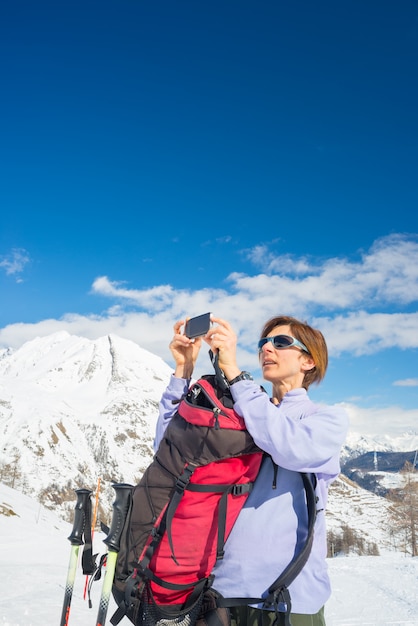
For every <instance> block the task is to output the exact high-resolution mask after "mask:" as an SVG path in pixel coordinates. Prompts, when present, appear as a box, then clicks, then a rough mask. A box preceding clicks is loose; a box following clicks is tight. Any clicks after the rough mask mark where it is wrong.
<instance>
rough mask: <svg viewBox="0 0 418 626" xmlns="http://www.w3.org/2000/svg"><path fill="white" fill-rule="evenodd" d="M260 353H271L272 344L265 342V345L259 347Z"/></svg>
mask: <svg viewBox="0 0 418 626" xmlns="http://www.w3.org/2000/svg"><path fill="white" fill-rule="evenodd" d="M261 352H263V353H264V352H273V344H272V342H271V341H266V343H265V344H263V345H262V346H261V350H260V353H261Z"/></svg>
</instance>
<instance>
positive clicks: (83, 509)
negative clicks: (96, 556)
mask: <svg viewBox="0 0 418 626" xmlns="http://www.w3.org/2000/svg"><path fill="white" fill-rule="evenodd" d="M75 492H76V494H77V502H76V505H75V513H74V523H73V529H72V531H71V535H70V536H69V537H68V540H69V541H70V543H71V552H70V562H69V564H68V573H67V581H66V583H65V592H64V602H63V605H62V614H61V622H60V626H68V620H69V617H70V608H71V600H72V597H73V589H74V580H75V574H76V570H77V561H78V552H79V549H80V546H82V545H83V544H84V541H83V535H84V529H85V526H86V519H87V515H86V513H87V511H88V509H89V505H90V494H91V493H92V491H90V489H76V490H75ZM89 523H90V522H89Z"/></svg>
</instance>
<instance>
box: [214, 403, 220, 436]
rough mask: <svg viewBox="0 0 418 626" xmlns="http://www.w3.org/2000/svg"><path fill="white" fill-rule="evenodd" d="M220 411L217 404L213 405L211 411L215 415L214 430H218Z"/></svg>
mask: <svg viewBox="0 0 418 626" xmlns="http://www.w3.org/2000/svg"><path fill="white" fill-rule="evenodd" d="M220 412H221V409H219V408H218V407H217V406H214V407H213V413H214V416H215V430H219V428H220V426H219V413H220Z"/></svg>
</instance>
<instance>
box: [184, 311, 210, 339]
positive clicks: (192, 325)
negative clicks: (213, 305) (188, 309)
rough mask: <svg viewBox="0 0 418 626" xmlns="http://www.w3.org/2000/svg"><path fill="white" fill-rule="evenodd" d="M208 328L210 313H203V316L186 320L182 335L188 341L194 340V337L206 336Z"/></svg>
mask: <svg viewBox="0 0 418 626" xmlns="http://www.w3.org/2000/svg"><path fill="white" fill-rule="evenodd" d="M209 328H210V313H203V315H198V316H197V317H191V318H189V319H188V320H187V322H186V325H185V327H184V334H185V335H186V337H188V338H189V339H194V338H195V337H202V335H206V333H207V332H208V330H209Z"/></svg>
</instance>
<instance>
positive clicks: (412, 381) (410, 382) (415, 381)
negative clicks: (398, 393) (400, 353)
mask: <svg viewBox="0 0 418 626" xmlns="http://www.w3.org/2000/svg"><path fill="white" fill-rule="evenodd" d="M393 385H395V387H418V378H405V379H404V380H395V382H394V383H393Z"/></svg>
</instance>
